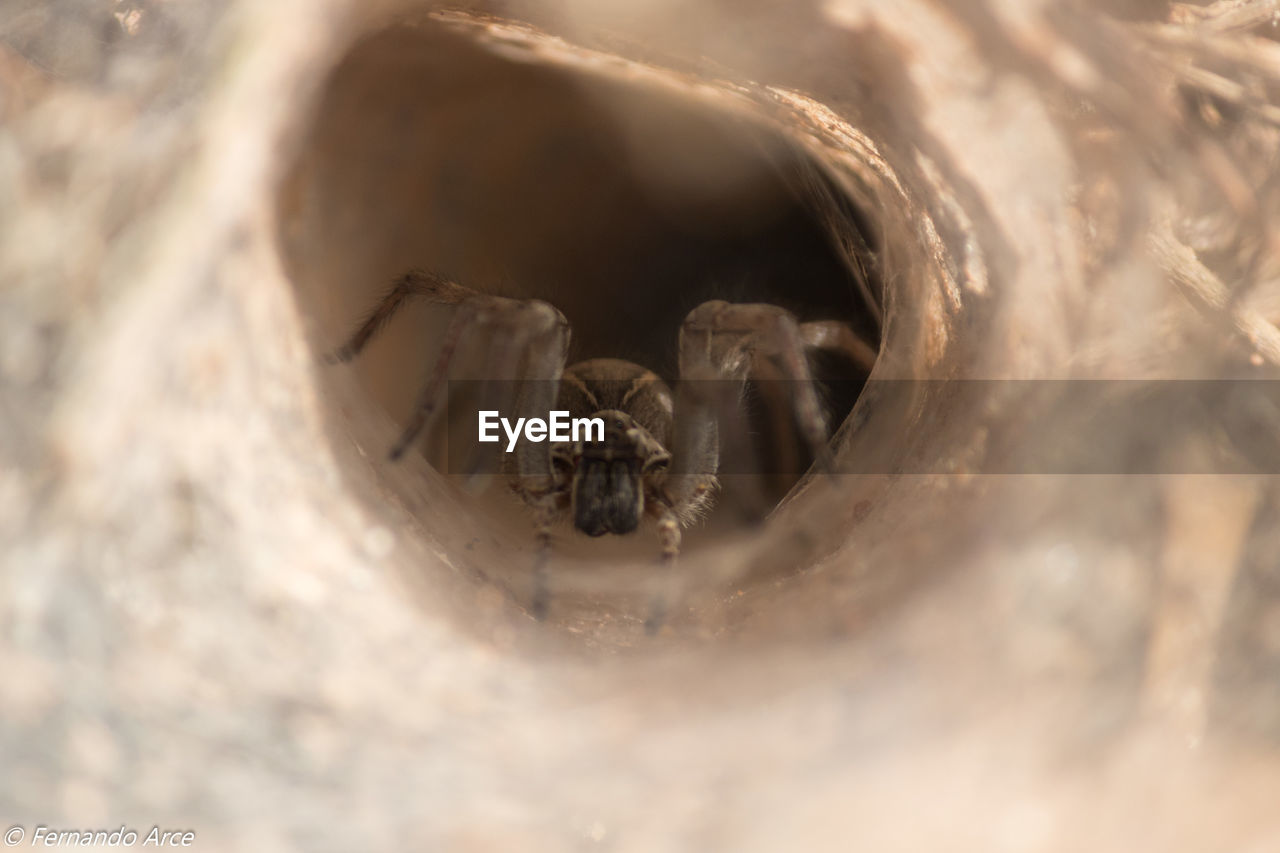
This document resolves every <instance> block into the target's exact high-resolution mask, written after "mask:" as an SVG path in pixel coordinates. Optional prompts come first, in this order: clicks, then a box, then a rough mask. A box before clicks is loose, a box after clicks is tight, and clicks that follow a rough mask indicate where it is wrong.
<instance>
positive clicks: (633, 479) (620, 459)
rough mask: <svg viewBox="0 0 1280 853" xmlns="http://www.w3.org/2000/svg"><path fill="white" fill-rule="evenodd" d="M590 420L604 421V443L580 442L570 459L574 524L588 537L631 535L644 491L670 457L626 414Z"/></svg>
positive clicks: (561, 459) (608, 414)
mask: <svg viewBox="0 0 1280 853" xmlns="http://www.w3.org/2000/svg"><path fill="white" fill-rule="evenodd" d="M592 417H595V418H600V419H601V420H603V421H604V439H603V440H602V441H582V442H578V443H577V444H576V445H574V446H573V448H572V456H571V458H565V456H564V455H562V454H557V455H556V459H557V464H558V465H564V466H566V470H567V469H568V466H571V468H572V481H571V485H570V494H571V500H572V507H573V524H574V526H575V527H577V528H578V529H579V530H581V531H582V532H583V533H585V534H587V535H588V536H603V535H604V534H606V533H631V532H632V531H634V530H635V529H636V528H637V527H639V526H640V519H641V518H642V517H643V516H644V509H645V491H646V488H645V487H646V486H647V485H650V484H651V483H653V482H655V481H656V480H657V479H658V478H660V477H662V476H664V475H665V472H666V470H667V466H668V465H669V464H670V462H671V454H670V453H668V452H667V450H666V448H664V447H663V446H662V444H661V443H660V442H658V441H657V440H656V439H655V438H654V437H653V436H652V435H650V433H649V431H648V430H646V429H645V428H644V427H642V426H640V424H638V423H637V422H636V420H635V419H634V418H633V417H631V416H630V415H628V414H626V413H625V412H620V411H617V410H616V409H608V410H605V411H602V412H596V413H595V414H594V415H592Z"/></svg>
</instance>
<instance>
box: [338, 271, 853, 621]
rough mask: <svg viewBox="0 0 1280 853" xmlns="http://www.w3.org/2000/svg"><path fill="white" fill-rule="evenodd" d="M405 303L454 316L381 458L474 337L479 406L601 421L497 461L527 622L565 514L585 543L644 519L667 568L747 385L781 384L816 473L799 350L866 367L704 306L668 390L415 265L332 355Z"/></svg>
mask: <svg viewBox="0 0 1280 853" xmlns="http://www.w3.org/2000/svg"><path fill="white" fill-rule="evenodd" d="M410 297H425V298H426V299H428V300H429V301H431V302H432V303H436V304H441V305H448V306H453V307H454V309H455V310H454V313H453V317H452V319H451V320H450V322H449V325H448V327H447V329H446V331H445V334H444V338H443V341H442V342H441V349H440V354H439V356H438V358H437V359H436V362H435V365H434V366H433V368H432V370H431V373H430V376H429V378H428V379H427V381H426V383H425V384H424V385H423V386H422V388H421V390H420V391H419V394H418V397H417V399H416V401H415V403H414V407H413V411H412V414H411V416H410V418H409V420H408V422H407V423H406V424H405V426H404V429H403V432H402V433H401V435H400V437H399V439H398V440H397V441H396V442H395V444H394V445H393V446H392V448H391V451H390V457H391V459H392V460H396V459H399V458H400V457H401V456H402V455H404V453H405V452H406V451H407V450H408V449H409V448H410V447H412V446H413V444H414V442H415V440H416V439H417V438H418V437H419V436H420V435H421V434H422V431H423V429H424V428H425V427H426V426H427V424H428V422H429V421H430V419H431V416H432V413H433V412H434V411H435V410H436V408H437V405H438V404H439V402H440V401H441V397H442V396H443V394H444V393H445V389H444V383H445V381H446V380H447V379H448V377H449V372H450V364H451V362H452V361H453V359H454V357H455V354H456V352H457V350H458V346H459V343H460V342H461V341H462V340H463V338H464V336H467V335H470V334H486V335H487V336H488V341H489V342H490V346H489V347H488V351H487V354H486V356H485V359H486V364H485V365H484V367H485V371H486V373H487V375H488V376H489V377H492V378H495V379H500V380H503V381H501V382H494V383H488V384H489V385H491V386H492V390H491V391H490V392H488V393H489V394H490V396H496V397H498V398H500V399H497V400H493V399H490V400H488V401H487V402H486V403H485V404H483V405H481V407H480V408H481V409H482V410H492V411H497V410H500V409H503V408H504V405H505V407H506V409H507V410H510V409H511V408H514V409H515V411H516V414H517V415H518V416H519V417H525V418H528V417H531V416H533V415H534V414H537V413H541V414H542V415H544V416H546V415H547V414H548V413H549V412H551V411H552V410H553V409H556V410H563V411H566V412H568V414H569V416H570V417H572V418H592V419H600V420H602V421H603V422H604V434H603V438H599V439H595V440H589V439H584V438H581V437H580V438H579V439H578V440H576V441H573V440H571V441H543V442H532V441H528V440H521V441H519V442H518V443H517V444H516V446H515V452H514V453H513V454H512V457H514V458H513V461H512V463H510V464H508V465H507V466H506V468H507V471H506V473H507V475H508V478H509V480H510V484H511V487H512V489H513V491H514V492H515V493H516V494H517V495H519V496H520V498H522V499H523V501H524V503H525V504H526V506H527V507H528V508H529V510H530V512H531V514H532V516H533V528H534V535H535V538H536V542H537V556H536V558H535V565H534V573H535V584H536V587H537V590H538V592H537V593H536V595H535V601H534V605H533V610H534V613H535V615H537V616H541V615H543V614H544V613H545V610H546V603H547V602H546V597H547V596H546V591H545V590H546V587H545V582H544V573H545V571H546V564H547V560H548V557H549V553H550V550H551V538H552V535H551V534H552V527H553V525H554V524H555V523H556V522H557V521H559V520H560V519H562V518H564V517H565V516H566V515H567V516H568V517H570V518H571V519H572V522H573V526H574V527H575V528H577V530H579V531H581V532H582V533H585V534H587V535H588V536H603V535H604V534H607V533H611V534H617V535H622V534H628V533H632V532H634V531H635V530H636V529H637V528H638V527H639V526H640V524H641V522H642V521H650V522H652V524H653V526H654V528H655V529H656V532H657V535H658V539H659V541H660V543H661V554H662V560H663V562H664V563H667V564H670V563H673V562H674V561H675V559H676V557H677V555H678V554H679V552H680V543H681V530H682V529H683V528H685V527H688V526H689V525H690V524H692V523H693V522H694V521H696V520H697V519H698V518H699V517H701V516H702V515H703V514H705V513H706V512H708V511H709V510H710V508H711V506H712V505H713V503H714V500H715V494H716V490H717V488H718V486H719V483H718V480H717V472H718V469H719V466H720V455H721V450H722V443H721V432H722V428H723V426H724V423H725V421H726V420H727V419H731V418H733V417H734V416H735V415H737V414H738V412H739V406H740V405H741V397H742V390H743V387H744V385H745V383H746V381H747V380H748V378H753V379H754V378H760V377H766V378H775V379H782V380H787V381H786V382H783V383H780V384H781V385H782V386H784V387H786V388H787V389H789V393H788V395H789V396H790V397H791V399H790V400H789V401H786V402H787V404H788V405H789V406H790V407H791V411H792V412H793V415H794V427H795V429H796V430H797V431H798V434H799V436H800V438H801V439H802V441H803V442H804V444H805V445H807V446H808V448H809V450H810V451H811V453H812V455H813V458H814V459H815V460H817V461H818V464H819V465H823V466H829V464H830V459H829V451H828V448H827V441H828V438H829V430H828V424H827V422H826V418H825V416H824V413H823V410H822V407H821V405H820V401H819V398H818V394H817V392H816V390H815V388H814V384H813V382H812V379H811V377H810V373H809V368H808V365H807V362H806V350H808V349H826V350H832V351H836V352H838V353H840V354H841V355H843V356H844V357H845V358H847V359H849V360H850V361H852V362H853V363H855V364H856V365H857V366H858V367H859V368H860V369H862V370H864V371H868V372H869V371H870V369H871V366H872V364H873V363H874V361H875V351H874V350H873V349H872V347H871V346H870V345H869V344H868V343H867V342H866V341H864V340H862V339H861V338H860V337H858V336H857V335H856V334H855V333H854V332H853V331H852V329H850V327H849V326H848V325H846V324H844V323H842V322H839V321H831V320H829V321H820V322H812V323H799V322H797V320H796V319H795V317H793V316H792V315H791V314H790V313H789V312H788V311H786V310H785V309H783V308H781V307H779V306H776V305H770V304H765V303H754V304H732V303H729V302H723V301H719V300H714V301H709V302H704V303H702V304H701V305H698V306H697V307H696V308H694V309H693V310H692V311H690V312H689V314H688V315H687V316H686V318H685V320H684V322H683V323H682V325H681V327H680V334H679V352H678V358H679V377H678V381H677V382H676V383H675V390H674V393H673V391H672V388H671V387H670V386H668V384H667V383H666V382H664V381H663V380H662V379H661V378H659V377H658V376H657V375H656V374H655V373H654V372H653V371H651V370H649V369H647V368H645V367H642V366H641V365H639V364H635V363H633V362H630V361H624V360H621V359H616V358H593V359H589V360H586V361H579V362H577V363H575V364H572V365H568V364H566V362H567V357H568V351H569V336H570V329H569V323H568V321H567V320H566V319H565V317H564V315H563V314H562V313H560V311H559V310H557V309H556V308H555V307H553V306H552V305H550V304H548V303H546V302H543V301H541V300H537V299H511V298H506V297H500V296H493V295H489V294H484V293H479V292H477V291H475V290H472V289H470V288H468V287H464V286H462V285H460V284H456V283H454V282H451V281H447V280H445V279H442V278H440V277H438V276H436V275H434V274H432V273H429V272H425V271H422V270H413V271H410V272H407V273H405V274H404V275H403V276H401V277H400V278H399V279H398V280H397V281H396V283H395V286H394V287H393V288H392V289H391V291H390V292H389V293H388V294H387V295H386V296H385V297H384V298H383V299H382V301H381V302H379V303H378V305H377V306H376V307H375V308H374V310H373V312H372V314H370V316H369V317H368V319H367V320H365V322H364V323H363V324H362V325H361V326H360V327H359V328H358V329H356V331H355V332H354V334H352V336H351V337H350V339H349V340H348V341H347V342H346V343H345V344H344V345H343V346H342V347H341V348H340V349H339V350H338V351H337V352H336V353H335V354H334V356H333V360H335V361H344V362H345V361H349V360H351V359H353V358H354V357H355V356H356V355H357V354H359V352H360V351H361V350H362V349H363V348H364V347H365V346H366V345H367V344H368V343H369V341H370V340H371V339H372V338H373V337H374V336H375V335H376V334H377V333H378V332H379V331H380V330H381V329H382V328H383V327H384V326H385V325H386V324H387V322H388V321H389V320H390V319H391V318H392V316H393V315H394V314H395V313H396V312H397V311H398V310H399V309H400V308H401V307H402V306H403V305H404V303H405V301H406V300H408V299H409V298H410ZM709 380H714V381H709ZM592 438H593V439H594V438H595V437H594V436H593V437H592ZM477 447H479V445H477ZM477 463H478V460H477V459H476V458H474V457H473V459H472V460H471V461H470V462H469V463H468V469H469V473H475V472H476V470H478V465H477Z"/></svg>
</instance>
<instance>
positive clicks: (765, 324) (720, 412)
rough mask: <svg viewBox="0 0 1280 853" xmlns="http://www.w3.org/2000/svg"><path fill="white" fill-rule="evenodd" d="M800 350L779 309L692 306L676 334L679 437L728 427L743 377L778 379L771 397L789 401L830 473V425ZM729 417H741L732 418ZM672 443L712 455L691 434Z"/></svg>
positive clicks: (792, 323)
mask: <svg viewBox="0 0 1280 853" xmlns="http://www.w3.org/2000/svg"><path fill="white" fill-rule="evenodd" d="M820 331H823V327H815V329H814V330H813V333H814V334H815V335H816V334H817V333H818V332H820ZM805 347H806V341H805V338H804V336H803V334H802V327H801V326H800V324H799V323H797V322H796V319H795V317H793V316H792V315H791V313H790V312H788V311H786V310H785V309H783V308H780V307H778V306H776V305H768V304H761V303H755V304H750V303H749V304H737V305H735V304H731V303H728V302H721V301H712V302H704V303H703V304H701V305H699V306H698V307H696V308H694V309H693V310H692V311H691V312H689V315H688V316H687V317H686V318H685V321H684V325H683V326H682V327H681V330H680V388H681V389H683V392H684V393H683V394H679V395H678V396H677V401H678V403H683V407H684V412H683V413H682V412H681V411H680V406H679V405H677V419H676V421H677V422H676V431H677V433H678V434H681V433H687V432H692V433H693V434H694V435H695V436H699V435H701V434H702V433H704V432H711V433H713V434H714V433H715V432H716V427H715V423H708V422H707V421H708V419H712V418H714V419H716V420H718V421H719V422H720V423H722V424H723V423H726V421H725V419H724V414H725V411H726V409H728V408H730V407H733V408H734V409H735V410H736V407H737V403H738V401H739V399H740V397H741V390H742V386H743V384H744V383H745V382H746V379H747V378H748V376H752V375H754V376H763V377H765V378H769V379H778V380H782V381H781V382H775V383H773V384H772V388H773V389H774V392H775V394H776V392H777V390H778V389H781V390H782V393H783V394H784V395H785V397H786V398H789V399H786V400H785V402H787V403H789V404H790V406H789V408H790V410H791V411H792V412H794V427H795V428H796V429H797V430H798V431H799V434H800V436H801V438H802V439H803V441H804V442H805V444H806V445H807V446H808V447H809V450H810V452H811V453H812V455H813V458H814V459H815V460H816V462H817V464H818V467H819V468H820V469H822V470H826V471H830V470H831V468H832V459H831V453H830V450H829V448H828V447H827V439H828V437H829V433H828V425H827V420H826V416H825V415H824V413H823V410H822V406H821V404H820V402H819V400H818V394H817V391H816V390H815V389H814V385H813V382H812V378H811V376H810V374H809V367H808V364H807V362H806V360H805ZM713 377H715V378H720V379H727V380H732V381H731V382H730V383H728V384H727V386H725V383H715V382H705V381H702V380H705V379H708V378H713ZM712 398H714V399H712ZM779 408H780V405H778V403H777V402H776V401H775V403H774V405H772V406H770V409H771V410H774V411H775V413H776V410H777V409H779ZM734 417H736V418H740V417H741V415H740V414H736V413H735V415H734ZM682 419H683V420H684V422H683V423H682ZM736 432H737V433H738V434H740V433H741V432H742V431H741V430H738V431H736ZM675 444H676V445H677V447H679V448H681V449H682V450H684V452H686V453H692V454H695V455H696V454H699V453H701V454H703V455H704V456H706V455H708V454H709V453H710V442H707V441H705V440H703V441H701V442H699V441H697V440H691V439H690V438H689V437H688V435H680V437H679V438H678V439H677V441H676V442H675ZM673 456H674V451H673ZM674 462H675V460H674V459H673V469H674ZM686 464H687V462H686Z"/></svg>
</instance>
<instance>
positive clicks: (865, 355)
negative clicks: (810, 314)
mask: <svg viewBox="0 0 1280 853" xmlns="http://www.w3.org/2000/svg"><path fill="white" fill-rule="evenodd" d="M800 338H801V340H803V341H804V345H805V346H806V347H807V348H809V349H819V350H829V351H831V352H836V353H839V354H841V355H843V356H844V357H845V358H847V359H849V361H850V362H852V363H853V364H854V365H855V366H856V367H857V368H858V369H859V370H861V371H862V372H863V373H870V372H871V368H873V367H875V364H876V357H877V355H876V350H875V348H874V347H873V346H871V344H869V343H867V341H866V340H864V339H863V338H862V337H861V336H860V335H858V334H856V333H855V332H854V331H853V329H851V328H850V327H849V324H848V323H844V322H841V321H840V320H817V321H815V322H812V323H802V324H801V325H800Z"/></svg>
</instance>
